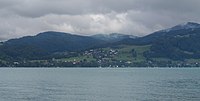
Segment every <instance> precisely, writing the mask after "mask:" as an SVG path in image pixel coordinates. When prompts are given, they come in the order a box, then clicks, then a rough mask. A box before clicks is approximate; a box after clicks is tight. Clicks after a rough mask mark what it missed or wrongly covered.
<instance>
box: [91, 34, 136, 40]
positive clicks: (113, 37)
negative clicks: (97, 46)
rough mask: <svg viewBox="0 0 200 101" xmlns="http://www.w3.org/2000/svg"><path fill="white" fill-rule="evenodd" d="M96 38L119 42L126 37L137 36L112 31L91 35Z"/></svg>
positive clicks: (133, 37)
mask: <svg viewBox="0 0 200 101" xmlns="http://www.w3.org/2000/svg"><path fill="white" fill-rule="evenodd" d="M91 37H93V38H95V39H99V40H103V41H107V42H118V41H121V40H124V39H129V38H131V39H135V38H137V37H136V36H133V35H125V34H120V33H111V34H96V35H93V36H91Z"/></svg>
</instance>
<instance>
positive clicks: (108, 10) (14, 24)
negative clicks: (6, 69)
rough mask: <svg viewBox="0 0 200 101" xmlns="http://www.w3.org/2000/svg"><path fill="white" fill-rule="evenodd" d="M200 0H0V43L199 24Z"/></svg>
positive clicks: (139, 31) (146, 32) (130, 32)
mask: <svg viewBox="0 0 200 101" xmlns="http://www.w3.org/2000/svg"><path fill="white" fill-rule="evenodd" d="M199 13H200V1H199V0H120V1H119V0H118V1H116V0H1V1H0V22H1V23H0V30H1V32H0V40H7V39H10V38H16V37H21V36H26V35H35V34H37V33H39V32H42V31H48V30H54V31H64V32H71V33H76V34H82V35H91V34H96V33H112V32H118V33H126V34H133V35H138V36H143V35H147V34H149V33H151V32H154V31H157V30H160V29H164V28H168V27H172V26H174V25H176V24H179V23H183V22H188V21H194V22H197V23H198V22H200V15H199Z"/></svg>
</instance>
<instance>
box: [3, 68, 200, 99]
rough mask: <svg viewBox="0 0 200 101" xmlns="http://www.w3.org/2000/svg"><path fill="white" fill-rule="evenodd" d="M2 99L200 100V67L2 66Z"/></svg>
mask: <svg viewBox="0 0 200 101" xmlns="http://www.w3.org/2000/svg"><path fill="white" fill-rule="evenodd" d="M0 77H1V79H0V99H1V101H200V96H199V94H200V69H0Z"/></svg>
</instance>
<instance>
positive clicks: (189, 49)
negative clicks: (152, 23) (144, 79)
mask: <svg viewBox="0 0 200 101" xmlns="http://www.w3.org/2000/svg"><path fill="white" fill-rule="evenodd" d="M139 41H140V44H151V45H152V46H151V50H150V51H149V52H147V56H148V57H151V58H152V57H165V58H170V59H175V60H184V59H190V58H200V55H199V53H200V24H198V23H192V22H188V23H185V24H180V25H177V26H174V27H172V28H169V29H166V30H161V31H158V32H155V33H153V34H150V35H148V36H145V37H143V38H141V39H139Z"/></svg>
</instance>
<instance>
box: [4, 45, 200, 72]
mask: <svg viewBox="0 0 200 101" xmlns="http://www.w3.org/2000/svg"><path fill="white" fill-rule="evenodd" d="M139 55H140V54H138V53H137V52H136V51H135V50H134V49H132V50H131V51H129V52H120V51H119V49H91V50H88V51H84V52H70V53H65V58H52V59H50V60H24V61H14V62H12V63H9V62H4V64H3V65H1V67H100V68H101V67H107V68H110V67H112V68H118V67H120V68H123V67H124V68H125V67H200V63H199V62H187V61H170V60H168V61H156V60H153V59H147V58H145V57H143V58H144V59H140V60H138V57H140V58H141V56H139ZM142 55H143V54H142Z"/></svg>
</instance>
